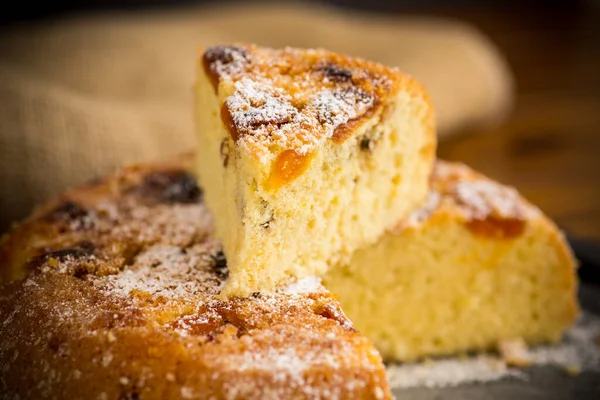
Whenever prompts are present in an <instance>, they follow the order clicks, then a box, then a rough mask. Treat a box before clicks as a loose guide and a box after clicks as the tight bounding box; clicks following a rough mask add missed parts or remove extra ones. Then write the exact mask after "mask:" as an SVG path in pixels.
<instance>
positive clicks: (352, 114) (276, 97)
mask: <svg viewBox="0 0 600 400" xmlns="http://www.w3.org/2000/svg"><path fill="white" fill-rule="evenodd" d="M304 96H305V95H304V94H303V93H298V94H297V95H296V96H293V95H290V94H289V93H288V92H286V91H285V90H283V89H282V88H279V87H275V85H274V84H273V82H271V81H269V80H264V81H253V80H251V79H249V78H247V77H244V78H242V79H241V80H240V81H237V82H235V91H234V93H233V94H232V95H231V96H230V97H228V98H227V99H226V100H225V104H226V105H227V108H228V110H229V113H230V115H231V118H232V120H233V122H234V124H235V128H236V129H237V131H238V135H239V137H240V138H241V143H240V144H241V145H243V146H250V147H253V148H254V149H255V150H256V151H258V149H259V148H264V149H268V150H269V151H270V152H271V151H276V152H277V151H281V150H283V149H288V148H293V149H294V150H296V152H297V153H299V154H307V153H309V152H310V151H312V150H313V149H314V148H315V147H316V146H318V145H319V144H320V143H321V142H322V141H324V140H326V139H328V138H330V137H332V136H333V134H334V132H335V129H336V128H337V127H339V126H341V125H343V124H345V123H347V122H348V121H350V120H351V119H354V118H357V117H358V116H360V115H363V114H365V113H366V112H367V111H368V110H369V109H370V108H371V107H373V105H374V96H373V95H370V94H369V93H367V92H365V91H363V90H361V89H359V88H346V89H338V88H335V89H329V88H326V89H322V90H320V91H318V92H317V93H315V94H314V95H312V96H310V97H309V99H308V100H307V101H306V100H304V99H303V97H304Z"/></svg>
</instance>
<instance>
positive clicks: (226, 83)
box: [201, 45, 422, 158]
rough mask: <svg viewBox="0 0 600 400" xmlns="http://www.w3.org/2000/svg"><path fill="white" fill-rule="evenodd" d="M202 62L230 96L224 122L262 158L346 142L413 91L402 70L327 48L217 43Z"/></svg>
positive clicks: (225, 103)
mask: <svg viewBox="0 0 600 400" xmlns="http://www.w3.org/2000/svg"><path fill="white" fill-rule="evenodd" d="M201 63H202V68H203V70H204V73H205V74H206V75H207V76H208V78H209V81H210V82H211V83H212V85H213V88H214V89H215V91H216V92H217V93H218V94H221V93H220V92H221V91H223V92H226V94H225V95H224V96H225V98H224V99H223V107H222V119H223V121H224V123H225V125H226V126H227V128H228V130H229V132H230V134H231V136H232V138H233V139H234V140H236V141H241V142H243V144H244V145H245V146H247V147H248V149H249V153H250V154H253V155H256V156H258V157H259V158H260V157H261V155H263V154H265V153H274V154H279V153H281V152H283V151H285V150H293V151H296V152H297V153H299V154H307V153H310V152H311V151H312V150H313V149H314V148H315V147H316V146H317V145H318V144H319V143H321V142H322V141H323V140H324V139H328V138H331V139H332V140H333V141H335V142H336V143H341V142H344V141H345V140H346V139H347V138H348V137H350V136H351V135H352V133H353V132H354V131H355V128H356V127H357V126H358V125H360V124H361V123H362V121H364V120H365V119H367V118H369V117H370V116H372V115H373V114H374V113H375V112H377V111H379V110H380V108H382V107H384V106H385V105H386V104H387V103H388V102H389V100H390V99H391V98H392V97H393V96H395V95H396V94H397V93H398V91H399V90H400V89H401V88H406V87H412V86H415V85H414V84H413V80H412V78H410V77H408V76H406V75H403V74H401V73H400V72H399V71H397V70H396V69H393V68H388V67H385V66H383V65H381V64H377V63H373V62H369V61H366V60H363V59H358V58H351V57H347V56H343V55H340V54H337V53H333V52H330V51H326V50H322V49H317V50H312V49H308V50H305V49H295V48H284V49H281V50H275V49H269V48H263V47H258V46H255V45H236V46H217V47H211V48H208V49H206V51H204V53H203V55H202V60H201ZM420 90H422V89H420Z"/></svg>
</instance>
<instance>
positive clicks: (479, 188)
mask: <svg viewBox="0 0 600 400" xmlns="http://www.w3.org/2000/svg"><path fill="white" fill-rule="evenodd" d="M432 186H433V187H434V188H435V189H436V190H438V191H440V192H441V193H443V195H444V198H445V199H446V201H451V202H452V203H453V204H456V205H458V206H459V207H460V208H461V209H462V210H463V212H464V213H465V214H466V217H467V218H468V219H480V220H484V219H486V218H488V217H494V218H498V219H522V220H524V219H526V218H532V217H535V216H538V215H540V211H539V210H538V209H537V208H536V207H534V206H532V205H531V204H529V203H528V202H526V201H525V200H524V199H523V198H522V197H521V195H520V194H519V192H518V191H517V190H516V189H515V188H513V187H510V186H505V185H502V184H499V183H497V182H494V181H492V180H490V179H488V178H486V177H485V176H483V175H481V174H479V173H476V172H475V171H473V170H471V169H470V168H468V167H467V166H465V165H462V164H459V163H448V162H444V161H438V162H437V163H436V167H435V170H434V174H433V178H432Z"/></svg>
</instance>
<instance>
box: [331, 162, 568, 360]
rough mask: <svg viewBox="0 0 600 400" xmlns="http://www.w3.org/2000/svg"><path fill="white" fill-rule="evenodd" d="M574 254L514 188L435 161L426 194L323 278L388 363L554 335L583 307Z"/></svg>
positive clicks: (537, 340) (553, 338)
mask: <svg viewBox="0 0 600 400" xmlns="http://www.w3.org/2000/svg"><path fill="white" fill-rule="evenodd" d="M575 269H576V268H575V261H574V259H573V256H572V254H571V251H570V249H569V247H568V246H567V244H566V242H565V239H564V237H563V235H562V234H561V232H560V231H559V230H558V229H557V227H556V226H555V225H554V224H553V223H552V222H551V221H550V220H549V219H548V218H546V217H545V216H544V215H543V214H542V212H541V211H540V210H539V209H537V208H536V207H534V206H533V205H531V204H530V203H528V202H527V201H526V200H525V199H523V198H522V197H521V196H520V195H519V194H518V193H517V191H516V190H515V189H513V188H510V187H507V186H502V185H500V184H498V183H496V182H493V181H491V180H490V179H488V178H486V177H485V176H483V175H481V174H479V173H477V172H474V171H473V170H471V169H469V168H468V167H466V166H464V165H462V164H455V163H447V162H443V161H438V162H437V165H436V167H435V170H434V173H433V175H432V181H431V191H430V193H429V197H428V201H427V202H426V204H425V205H424V206H423V207H422V208H421V209H420V210H418V211H416V212H414V213H412V214H411V215H410V216H409V217H408V218H407V219H405V220H402V221H401V222H400V223H398V224H397V226H396V228H395V229H393V230H390V231H389V232H388V233H387V234H386V235H385V236H384V237H382V239H381V240H380V241H379V242H378V243H377V244H375V245H373V246H370V247H368V248H365V249H362V250H359V251H357V252H356V254H355V255H354V256H353V258H352V260H351V261H350V262H349V263H348V264H347V265H345V266H344V267H342V268H336V269H332V270H331V271H330V272H329V273H328V274H327V276H326V277H325V279H324V283H325V285H326V286H327V288H328V289H329V290H331V291H333V292H334V293H337V294H338V295H339V296H340V300H341V302H342V306H343V307H344V310H345V312H346V313H347V315H348V316H349V317H350V319H351V320H352V321H353V322H354V324H355V325H356V327H357V329H358V330H359V331H360V332H361V333H363V334H365V335H366V336H367V337H369V338H370V339H371V340H373V342H374V343H375V346H376V347H377V348H378V349H379V351H380V352H381V353H382V356H383V358H384V359H385V360H395V361H413V360H417V359H422V358H425V357H434V356H445V355H451V354H456V353H461V352H470V351H477V350H492V349H497V347H498V346H499V345H501V344H502V343H503V342H506V341H511V340H524V341H525V342H527V343H529V344H538V343H545V342H556V341H558V340H559V339H560V338H561V335H562V334H563V332H564V331H565V330H566V329H567V328H569V327H570V326H571V324H572V323H573V322H574V320H575V318H576V316H577V312H578V306H577V300H576V285H577V281H576V270H575Z"/></svg>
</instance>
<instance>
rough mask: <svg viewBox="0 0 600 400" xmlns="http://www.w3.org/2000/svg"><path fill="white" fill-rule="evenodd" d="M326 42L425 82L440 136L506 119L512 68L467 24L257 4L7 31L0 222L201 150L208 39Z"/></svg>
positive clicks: (0, 123) (0, 113)
mask: <svg viewBox="0 0 600 400" xmlns="http://www.w3.org/2000/svg"><path fill="white" fill-rule="evenodd" d="M232 41H247V42H256V43H259V44H263V45H270V46H286V45H289V46H301V47H325V48H329V49H333V50H337V51H341V52H345V53H348V54H352V55H356V56H362V57H366V58H369V59H374V60H378V61H381V62H384V63H387V64H390V65H397V66H399V67H400V68H401V69H402V70H404V71H406V72H408V73H411V74H413V75H415V76H416V77H417V78H419V79H420V80H422V81H423V82H424V83H425V84H426V86H427V87H428V88H429V91H430V92H431V94H432V97H433V99H434V102H435V104H436V106H437V114H438V117H439V122H438V123H439V129H440V134H441V135H442V136H444V135H448V134H451V133H453V132H458V131H461V130H464V129H465V128H472V129H476V128H478V127H483V126H485V125H489V124H494V123H497V122H498V121H499V120H501V119H502V118H503V117H504V116H505V114H506V112H507V110H508V109H509V108H510V104H511V100H512V85H511V77H510V74H509V72H508V69H507V68H506V66H505V64H504V62H503V60H502V58H501V56H500V55H499V54H498V53H497V52H496V50H495V49H494V47H493V46H492V45H491V44H490V43H489V42H488V41H487V40H486V39H485V38H484V37H482V36H481V35H480V34H479V33H478V32H476V31H475V30H473V29H471V28H470V27H468V26H465V25H463V24H461V23H458V22H453V21H447V20H439V19H423V18H411V17H407V16H401V17H394V18H391V17H390V18H387V17H383V16H380V15H378V16H375V15H370V14H364V13H360V14H359V13H344V12H341V11H340V10H334V9H330V8H324V7H321V6H312V7H311V8H306V6H293V5H291V6H285V7H281V6H279V7H277V6H274V5H263V6H259V5H251V6H244V7H240V6H237V7H236V6H228V7H215V6H213V7H212V8H192V9H187V8H186V9H179V10H176V11H171V12H161V13H147V14H141V15H140V14H135V15H132V14H127V15H103V16H94V17H89V16H88V17H80V18H71V19H67V20H64V19H63V20H60V21H53V22H44V23H38V24H29V25H26V26H17V27H12V28H11V29H10V30H4V31H2V32H1V33H0V231H1V230H3V229H5V228H6V227H7V226H8V224H9V223H10V221H12V220H14V219H18V218H22V217H24V216H25V215H26V214H28V213H29V212H30V210H31V208H32V207H33V206H34V205H35V204H36V203H38V202H40V201H43V200H44V199H46V198H48V197H50V196H52V195H55V194H57V193H59V192H61V191H63V190H64V189H65V188H67V187H69V186H73V185H77V184H81V183H82V182H85V181H88V180H90V179H92V178H94V177H97V176H99V175H101V174H105V173H107V172H109V171H111V170H114V169H115V168H118V167H119V166H120V165H122V164H124V163H130V162H134V161H140V160H151V159H155V158H160V157H165V156H169V155H172V154H176V153H179V152H181V151H185V150H188V149H190V148H192V147H193V146H194V142H195V140H194V133H193V118H192V93H191V86H192V82H193V79H194V73H195V71H194V70H195V58H196V55H197V48H198V46H202V45H209V44H215V43H227V42H232Z"/></svg>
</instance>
